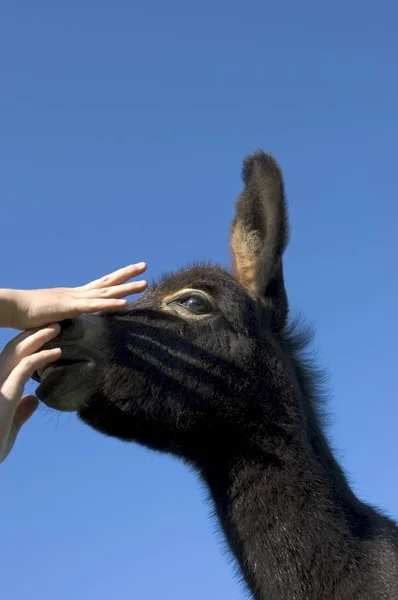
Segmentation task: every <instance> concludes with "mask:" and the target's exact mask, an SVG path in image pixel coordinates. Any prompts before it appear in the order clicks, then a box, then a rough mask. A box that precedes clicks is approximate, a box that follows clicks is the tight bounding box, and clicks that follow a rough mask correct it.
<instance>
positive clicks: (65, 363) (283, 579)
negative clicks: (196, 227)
mask: <svg viewBox="0 0 398 600" xmlns="http://www.w3.org/2000/svg"><path fill="white" fill-rule="evenodd" d="M242 179H243V183H244V188H243V191H242V193H241V195H240V196H239V198H238V200H237V203H236V214H235V218H234V220H233V223H232V227H231V232H230V240H231V248H232V254H233V272H232V273H231V272H228V271H227V270H224V269H222V268H220V267H218V266H212V265H201V264H199V265H194V266H192V267H189V268H187V269H184V270H180V271H179V272H177V273H175V274H171V275H167V276H165V277H164V278H162V279H161V280H160V282H159V283H158V284H156V285H153V286H152V287H150V288H149V290H148V291H147V292H146V293H145V294H144V295H143V296H141V297H140V298H139V299H138V300H137V301H136V302H134V303H133V304H132V305H131V306H130V307H129V308H128V310H126V311H124V312H122V313H120V312H117V313H104V314H96V315H91V316H84V317H79V318H77V319H73V320H68V321H64V322H63V323H62V329H61V333H60V334H59V337H58V339H57V340H56V342H55V343H56V344H57V345H60V347H61V348H62V358H61V359H60V360H59V361H58V362H57V363H54V364H52V365H50V366H48V367H47V368H45V369H44V370H41V371H40V372H37V373H36V374H35V375H34V378H35V380H36V381H37V382H38V383H39V384H40V385H39V386H38V389H37V395H38V397H39V399H40V400H41V401H43V402H44V403H45V404H46V405H47V406H49V407H52V408H54V409H57V410H60V411H77V413H78V415H79V417H80V419H82V421H83V422H85V423H87V424H88V425H90V426H91V427H93V428H94V429H96V430H98V431H100V432H102V433H103V434H106V435H109V436H114V437H116V438H119V439H121V440H126V441H132V442H136V443H139V444H143V445H145V446H147V447H149V448H152V449H155V450H158V451H159V450H160V451H163V452H168V453H171V454H173V455H175V456H176V457H179V458H180V459H182V460H183V461H185V462H186V463H188V464H189V465H190V466H191V467H193V468H194V469H195V470H196V472H197V473H198V474H199V476H200V477H201V479H202V481H203V483H204V485H205V486H206V487H207V489H208V491H209V495H210V498H211V499H212V502H213V504H214V508H215V514H216V516H217V519H218V522H219V525H220V528H221V530H222V532H223V534H224V536H225V539H226V541H227V544H228V547H229V549H230V551H231V553H232V555H233V557H234V558H235V560H236V562H237V565H238V567H239V571H240V574H241V576H242V579H243V581H244V582H245V583H246V586H247V589H248V590H249V591H250V593H251V595H252V597H253V598H255V599H256V600H287V599H289V600H321V599H322V600H323V599H325V600H332V599H334V600H354V599H355V600H397V599H398V526H397V524H396V523H395V522H394V521H393V520H392V519H390V518H389V517H387V516H385V515H384V514H382V513H381V512H379V511H378V510H376V509H375V508H373V507H371V506H369V505H367V504H365V503H363V502H361V501H360V500H359V499H358V498H357V497H356V496H355V495H354V493H353V491H352V490H351V488H350V486H349V483H348V482H347V480H346V477H345V474H344V472H343V470H342V468H341V467H340V466H339V464H338V463H337V461H336V459H335V458H334V456H333V453H332V451H331V448H330V446H329V443H328V441H327V438H326V435H325V433H324V428H323V421H322V396H321V393H320V386H319V383H320V381H319V377H318V374H317V371H315V370H314V369H313V367H312V366H311V364H309V362H308V361H307V360H306V358H305V355H304V354H303V351H304V350H306V348H307V344H308V342H309V338H308V336H307V335H306V334H305V332H304V333H303V331H301V330H300V329H298V328H297V326H296V325H294V323H292V322H291V320H290V319H289V318H288V312H289V309H288V299H287V295H286V290H285V285H284V277H283V265H282V256H283V252H284V250H285V248H286V246H287V243H288V218H287V210H286V203H285V193H284V183H283V178H282V173H281V170H280V168H279V166H278V164H277V162H276V161H275V159H274V158H273V157H272V156H270V155H268V154H265V153H263V152H256V153H254V154H253V155H251V156H249V157H247V158H246V159H245V161H244V163H243V171H242Z"/></svg>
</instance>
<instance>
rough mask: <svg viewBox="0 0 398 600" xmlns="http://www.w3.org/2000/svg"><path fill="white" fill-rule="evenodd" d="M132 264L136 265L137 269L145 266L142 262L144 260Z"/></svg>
mask: <svg viewBox="0 0 398 600" xmlns="http://www.w3.org/2000/svg"><path fill="white" fill-rule="evenodd" d="M134 266H135V267H137V269H144V268H145V267H146V263H144V262H140V263H135V265H134Z"/></svg>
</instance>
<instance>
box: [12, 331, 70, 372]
mask: <svg viewBox="0 0 398 600" xmlns="http://www.w3.org/2000/svg"><path fill="white" fill-rule="evenodd" d="M60 331H61V327H60V325H58V324H54V325H50V326H48V327H45V328H42V329H31V330H28V331H24V332H23V333H20V334H19V335H17V336H16V337H15V338H13V339H12V340H11V341H10V342H8V344H7V345H6V347H5V348H4V350H3V352H2V353H1V356H0V379H1V380H3V381H4V379H5V378H6V377H8V375H9V374H10V373H11V371H12V370H13V369H14V367H16V365H17V364H18V363H19V362H20V361H21V360H22V359H23V358H25V357H26V356H28V355H30V354H33V353H34V352H36V351H37V350H39V348H41V347H42V346H43V344H45V343H47V342H49V341H50V340H52V339H53V338H55V337H56V336H57V335H58V333H59V332H60Z"/></svg>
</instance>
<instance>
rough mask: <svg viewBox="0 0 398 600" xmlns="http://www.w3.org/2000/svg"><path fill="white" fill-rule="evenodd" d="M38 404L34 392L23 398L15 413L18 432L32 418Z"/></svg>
mask: <svg viewBox="0 0 398 600" xmlns="http://www.w3.org/2000/svg"><path fill="white" fill-rule="evenodd" d="M38 406H39V401H38V399H37V398H36V396H34V395H33V394H27V395H26V396H23V397H22V398H21V400H20V402H19V404H18V406H17V410H16V411H15V415H14V425H15V429H16V431H17V432H18V431H19V430H20V429H21V427H22V425H24V424H25V423H26V421H28V419H30V417H31V416H32V415H33V413H34V412H35V411H36V409H37V407H38Z"/></svg>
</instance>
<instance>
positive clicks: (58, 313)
mask: <svg viewBox="0 0 398 600" xmlns="http://www.w3.org/2000/svg"><path fill="white" fill-rule="evenodd" d="M145 270H146V264H145V263H138V264H135V265H130V266H128V267H125V268H123V269H119V270H118V271H115V272H113V273H110V274H109V275H106V276H104V277H101V278H100V279H97V280H95V281H92V282H90V283H88V284H86V285H84V286H80V287H75V288H54V289H43V290H7V289H4V290H0V326H1V327H11V328H14V329H20V330H27V331H23V333H20V334H19V335H17V336H16V337H15V338H13V339H12V340H11V341H10V342H9V343H8V344H7V345H6V347H5V348H4V350H3V351H2V353H1V354H0V462H2V461H4V460H5V458H6V457H7V456H8V455H9V453H10V451H11V449H12V447H13V445H14V443H15V440H16V437H17V435H18V432H19V431H20V429H21V427H22V426H23V425H24V423H26V421H27V420H28V419H29V418H30V417H31V416H32V415H33V413H34V412H35V410H36V408H37V406H38V404H39V401H38V400H37V398H36V397H35V396H34V395H32V394H28V395H25V396H23V391H24V388H25V385H26V383H27V382H28V381H29V379H30V377H31V376H32V374H33V373H34V371H36V370H37V369H40V368H41V367H44V366H45V365H46V364H49V363H51V362H54V361H56V360H58V359H59V358H60V357H61V354H62V352H61V349H60V348H53V349H51V350H40V348H41V347H42V346H43V344H45V343H46V342H49V341H50V340H52V339H53V338H55V337H56V336H57V335H58V333H59V331H60V326H59V325H58V323H57V322H58V321H62V320H64V319H69V318H73V317H77V316H78V315H80V314H84V313H93V312H101V311H108V310H120V309H123V308H125V307H126V304H127V300H125V296H129V295H130V294H135V293H139V292H142V291H143V290H145V289H146V287H147V282H146V281H134V282H128V280H129V279H131V278H132V277H136V276H137V275H141V274H142V273H143V272H144V271H145ZM127 282H128V283H127Z"/></svg>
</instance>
